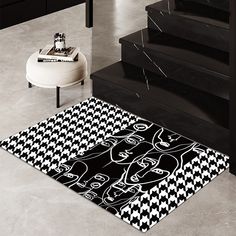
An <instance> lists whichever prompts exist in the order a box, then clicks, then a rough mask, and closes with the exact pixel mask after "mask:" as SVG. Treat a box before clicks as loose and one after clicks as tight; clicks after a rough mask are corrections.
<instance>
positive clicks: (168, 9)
mask: <svg viewBox="0 0 236 236" xmlns="http://www.w3.org/2000/svg"><path fill="white" fill-rule="evenodd" d="M172 5H173V4H172ZM172 5H170V3H168V1H165V0H162V1H160V2H156V3H153V4H150V5H148V6H146V11H158V12H159V11H160V10H161V11H162V13H166V14H171V15H175V16H180V17H184V18H188V19H190V20H193V21H198V22H201V23H204V24H208V25H213V26H216V27H219V28H224V29H229V23H227V22H224V21H220V20H217V19H212V18H209V17H205V16H201V15H197V14H194V13H191V12H184V11H181V10H175V8H174V6H172Z"/></svg>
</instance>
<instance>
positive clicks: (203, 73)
mask: <svg viewBox="0 0 236 236" xmlns="http://www.w3.org/2000/svg"><path fill="white" fill-rule="evenodd" d="M122 61H124V62H127V63H130V64H132V65H135V66H138V67H141V68H144V69H146V70H148V71H151V72H154V73H156V74H158V75H161V76H163V77H164V78H165V77H168V78H170V79H173V80H175V81H179V82H181V83H183V84H186V85H189V86H191V87H193V88H197V89H199V90H201V91H204V92H207V93H209V94H211V95H214V96H217V97H219V98H223V99H226V100H228V99H229V77H228V76H224V75H222V74H218V73H215V72H212V71H209V70H206V69H204V68H202V67H198V66H195V65H194V64H188V63H185V64H183V63H182V64H179V61H178V60H175V59H173V58H171V59H170V58H169V57H166V56H163V55H161V54H158V55H157V54H155V55H154V54H151V53H150V52H146V51H143V49H142V48H139V50H138V49H137V46H136V45H130V44H124V43H123V44H122Z"/></svg>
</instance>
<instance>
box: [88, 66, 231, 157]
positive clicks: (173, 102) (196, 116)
mask: <svg viewBox="0 0 236 236" xmlns="http://www.w3.org/2000/svg"><path fill="white" fill-rule="evenodd" d="M91 78H92V79H93V96H95V97H97V98H100V99H102V100H104V101H107V102H109V103H112V104H114V105H118V106H120V107H121V108H123V109H125V110H128V111H130V112H131V113H134V114H136V115H138V116H140V117H143V118H145V119H148V120H150V121H152V122H155V123H157V124H160V125H162V126H164V127H166V128H168V129H171V130H173V131H175V132H177V133H180V134H182V135H184V136H187V137H189V138H191V139H193V140H196V141H198V142H200V143H203V144H205V145H207V146H209V147H212V148H214V149H217V150H219V151H221V152H224V153H228V150H229V149H228V148H229V147H228V136H229V132H228V129H227V128H224V127H222V125H224V126H225V127H227V126H228V124H227V120H228V102H227V101H225V100H223V99H219V98H216V97H214V96H211V95H209V94H207V93H204V92H201V91H198V90H196V89H193V88H191V87H189V86H186V85H183V84H180V83H178V82H176V81H173V80H170V79H163V78H162V77H160V76H157V75H156V74H154V73H151V72H148V71H145V70H143V69H141V68H138V67H135V66H132V65H130V64H127V63H124V62H118V63H115V64H113V65H111V66H109V67H106V68H104V69H102V70H100V71H97V72H95V73H93V74H92V75H91ZM219 124H220V125H219Z"/></svg>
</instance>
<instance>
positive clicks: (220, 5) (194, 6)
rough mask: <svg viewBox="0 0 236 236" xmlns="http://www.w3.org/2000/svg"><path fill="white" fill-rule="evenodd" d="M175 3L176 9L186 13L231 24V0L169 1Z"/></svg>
mask: <svg viewBox="0 0 236 236" xmlns="http://www.w3.org/2000/svg"><path fill="white" fill-rule="evenodd" d="M169 1H175V8H176V9H177V10H181V11H184V12H191V13H194V14H197V15H201V16H205V17H208V18H212V19H218V20H221V21H224V22H229V0H227V1H222V0H220V1H219V0H214V1H208V0H169Z"/></svg>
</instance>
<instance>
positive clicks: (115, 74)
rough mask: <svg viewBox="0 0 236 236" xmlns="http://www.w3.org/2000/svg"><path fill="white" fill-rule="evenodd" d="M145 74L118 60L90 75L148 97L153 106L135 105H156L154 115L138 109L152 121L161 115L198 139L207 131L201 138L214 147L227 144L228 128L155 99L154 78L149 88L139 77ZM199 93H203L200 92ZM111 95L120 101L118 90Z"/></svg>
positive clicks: (179, 129)
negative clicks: (147, 114)
mask: <svg viewBox="0 0 236 236" xmlns="http://www.w3.org/2000/svg"><path fill="white" fill-rule="evenodd" d="M142 76H144V75H142V69H140V68H136V69H135V67H134V66H131V65H129V64H127V63H124V62H117V63H115V64H113V65H111V66H108V67H106V68H104V69H102V70H100V71H97V72H95V73H93V74H92V75H91V78H92V79H93V80H94V82H96V80H97V79H99V80H100V81H104V84H110V85H111V84H113V85H114V86H118V87H120V88H124V89H126V90H128V91H129V92H128V93H132V94H134V95H135V94H136V95H137V97H136V96H135V97H136V99H138V100H142V99H143V100H145V101H149V104H150V107H149V106H148V105H147V106H145V108H144V107H143V108H141V107H139V106H135V107H136V108H135V109H138V110H139V109H140V112H141V110H142V109H144V110H145V109H149V110H153V106H155V112H154V114H153V116H151V117H150V116H146V115H145V112H143V113H142V112H141V113H139V111H137V113H138V114H137V113H136V114H137V115H140V114H142V117H144V118H146V119H149V120H151V121H153V122H159V121H160V120H159V119H160V117H162V118H161V119H164V120H163V122H165V123H169V125H168V127H167V128H171V129H173V130H174V129H175V127H176V130H174V131H176V132H182V134H183V135H187V136H188V137H190V138H193V139H195V140H198V136H201V135H202V134H203V132H204V137H201V139H203V140H204V141H205V142H206V143H207V144H209V145H211V146H213V147H217V145H218V144H219V143H222V145H223V146H227V142H226V141H225V140H227V138H228V129H226V128H223V127H221V126H219V125H216V124H213V123H210V122H208V121H205V120H203V119H201V118H198V117H195V116H192V115H190V114H188V113H186V112H183V111H180V110H178V109H176V108H175V107H169V106H166V104H163V103H162V102H161V103H160V101H158V100H155V98H154V97H155V91H154V90H153V91H152V86H153V83H152V82H153V81H155V80H151V79H150V78H149V79H150V85H149V86H150V88H149V89H148V88H147V84H145V81H144V80H140V79H141V78H142ZM159 83H161V82H159ZM155 86H156V85H155ZM175 86H176V84H175V85H173V87H175ZM167 87H168V86H167ZM190 89H191V88H190ZM183 90H184V89H183ZM93 93H94V95H95V96H96V94H98V90H97V89H95V90H94V91H93ZM199 94H201V92H200V93H199ZM103 95H104V96H106V93H103ZM103 95H102V96H103ZM112 96H113V95H112ZM112 96H110V97H111V100H112V99H116V100H117V101H119V98H116V97H117V96H118V95H117V94H114V97H113V98H112ZM108 100H109V99H108ZM108 102H109V101H108ZM121 103H122V102H121ZM117 104H118V105H120V106H121V105H122V104H119V102H118V103H117ZM125 107H126V106H125V104H124V108H125ZM127 109H128V108H127ZM129 111H130V112H134V111H132V109H131V110H129ZM134 113H135V112H134ZM145 116H146V117H145ZM176 119H177V120H178V122H181V124H182V125H180V124H179V123H178V122H177V120H176ZM183 124H186V125H183ZM190 127H196V129H190ZM182 129H183V130H182ZM224 150H225V152H226V150H227V148H225V149H224Z"/></svg>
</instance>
